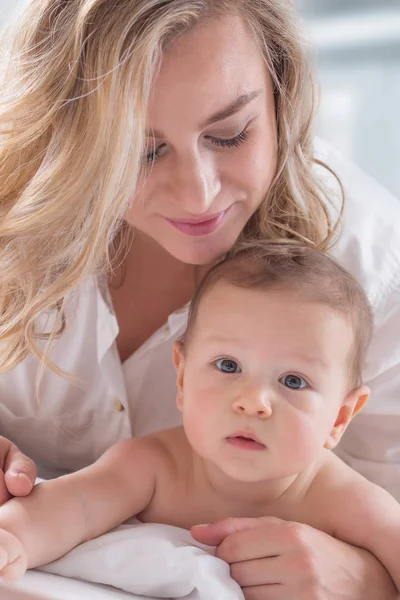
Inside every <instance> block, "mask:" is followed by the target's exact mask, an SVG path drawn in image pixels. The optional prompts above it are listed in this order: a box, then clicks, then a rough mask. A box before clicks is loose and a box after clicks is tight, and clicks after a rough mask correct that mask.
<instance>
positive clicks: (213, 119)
mask: <svg viewBox="0 0 400 600" xmlns="http://www.w3.org/2000/svg"><path fill="white" fill-rule="evenodd" d="M18 31H19V33H17V34H15V36H14V37H12V44H13V46H12V51H11V56H12V60H11V62H10V63H9V65H8V71H7V72H6V74H5V91H4V102H3V111H2V116H1V123H2V132H3V140H2V155H1V164H0V181H1V185H0V189H1V197H2V200H1V211H2V212H1V219H0V236H1V254H0V272H1V274H2V275H1V280H0V281H1V284H0V285H1V303H2V304H1V311H0V315H1V316H0V336H1V340H2V349H3V353H2V356H1V363H0V364H1V369H2V372H3V373H4V374H3V376H2V380H1V390H0V391H1V398H2V404H1V407H0V423H1V433H2V435H3V436H4V438H5V439H3V440H2V457H3V471H4V473H5V475H4V482H3V487H2V492H3V500H6V499H7V497H8V494H9V493H10V494H14V495H23V494H27V493H29V491H30V489H31V486H32V480H33V479H34V476H35V471H34V467H33V465H32V462H30V460H29V459H27V458H26V456H28V457H30V459H33V461H34V462H35V463H37V464H38V466H39V473H40V474H41V475H46V476H55V475H57V474H59V473H61V472H65V471H71V470H74V469H77V468H80V467H82V466H84V465H85V464H88V463H90V462H92V461H93V460H94V459H95V458H96V457H97V456H99V455H100V454H101V453H102V452H103V451H104V450H105V449H106V448H107V447H108V446H110V445H111V444H112V443H114V442H115V441H116V440H117V439H119V438H124V437H129V436H131V435H139V434H144V433H146V432H148V431H150V430H151V429H155V428H163V427H167V426H170V425H173V424H174V423H176V421H177V418H178V417H177V415H176V412H175V411H174V409H173V405H174V396H175V382H174V377H173V370H172V366H171V362H172V361H171V357H170V353H171V347H172V343H173V341H174V340H175V339H176V337H178V336H179V335H180V333H182V331H183V328H184V325H185V318H186V308H185V306H186V304H187V302H188V301H189V300H190V298H191V296H192V294H193V291H194V289H195V285H196V283H197V282H198V280H199V279H200V277H201V275H202V273H203V272H204V271H205V270H206V269H207V268H209V266H210V265H211V264H212V263H213V262H215V261H216V260H218V259H219V258H220V257H221V256H223V255H224V254H225V253H226V252H227V251H229V249H230V248H231V247H232V245H233V244H234V243H236V241H237V240H240V238H241V237H266V238H268V239H279V238H284V237H297V238H299V239H306V240H309V241H311V242H312V243H315V244H317V245H319V246H321V247H322V248H328V246H329V244H330V242H331V241H332V240H333V239H334V236H335V233H336V226H335V221H336V215H335V214H334V213H335V211H334V210H331V208H330V207H329V198H330V194H325V193H324V187H323V185H322V184H321V183H320V179H319V178H318V176H317V173H316V171H315V169H313V164H314V162H315V161H314V159H313V150H312V131H311V124H312V113H313V103H312V86H311V83H310V79H309V73H308V70H307V65H306V62H305V58H304V54H303V50H302V48H301V45H300V42H299V39H298V33H297V30H296V21H295V17H294V16H293V14H292V12H291V10H290V7H289V5H288V4H287V3H282V2H276V1H274V0H259V1H257V2H255V1H254V0H227V1H225V0H218V1H211V0H210V1H206V0H130V1H125V2H120V3H115V2H114V3H112V5H111V4H110V3H109V2H107V1H105V0H69V2H64V1H63V0H31V3H30V5H29V6H28V9H27V10H26V13H25V16H24V19H23V22H22V23H19V24H18ZM5 43H8V44H9V46H8V47H11V41H7V40H5ZM334 206H335V204H334ZM336 207H337V208H338V212H340V203H338V202H337V201H336ZM133 232H134V234H133ZM348 262H349V261H348ZM346 266H348V265H346ZM46 334H47V335H46ZM43 355H44V359H43V360H42V358H43ZM60 373H64V377H63V378H60ZM36 383H37V385H36ZM9 440H10V441H9ZM11 442H12V443H14V444H15V446H13V445H12V443H11ZM17 448H18V449H19V450H17ZM24 455H26V456H24ZM198 537H199V539H201V540H203V541H205V542H206V543H207V542H209V543H215V544H220V545H219V550H218V552H219V554H220V555H221V556H222V557H223V558H225V559H226V560H227V561H228V562H229V563H231V564H232V568H231V570H232V575H233V577H234V578H235V579H237V581H238V582H239V583H240V585H242V587H243V589H244V593H245V597H246V599H247V600H253V599H255V600H263V599H272V598H273V599H280V600H283V599H284V598H288V597H290V598H293V599H294V600H301V599H303V598H307V600H312V599H313V598H324V599H332V600H334V599H339V598H352V599H357V598H359V599H361V598H362V599H363V600H369V599H374V598H379V599H380V600H383V599H385V598H393V597H395V596H394V588H393V587H392V583H391V582H390V580H389V578H388V576H387V573H386V572H385V571H384V569H383V568H382V566H381V565H380V564H379V563H378V562H377V561H376V560H375V558H374V557H372V556H370V555H369V554H367V553H366V552H364V551H362V550H359V549H355V548H352V547H349V546H347V545H345V544H342V543H340V542H338V541H337V540H334V539H331V538H329V537H328V536H326V535H323V534H322V533H321V532H318V531H316V530H313V529H311V528H308V527H305V526H301V525H294V526H293V525H290V524H286V523H284V522H276V521H274V522H270V521H269V520H267V521H264V520H262V519H259V520H255V521H254V520H251V521H246V520H242V521H240V520H234V521H231V522H225V523H219V524H216V525H214V526H211V527H210V528H203V529H202V530H201V531H199V534H198ZM271 557H272V558H271Z"/></svg>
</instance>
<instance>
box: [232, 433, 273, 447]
mask: <svg viewBox="0 0 400 600" xmlns="http://www.w3.org/2000/svg"><path fill="white" fill-rule="evenodd" d="M226 441H227V442H228V443H229V444H231V445H232V446H236V447H237V448H241V449H242V450H265V449H266V446H265V444H263V443H262V442H261V441H260V440H259V439H258V438H257V437H256V436H255V435H253V434H252V433H247V432H243V433H242V432H237V433H234V434H233V435H230V436H228V437H227V438H226Z"/></svg>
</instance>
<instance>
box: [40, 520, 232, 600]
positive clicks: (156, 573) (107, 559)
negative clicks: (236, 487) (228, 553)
mask: <svg viewBox="0 0 400 600" xmlns="http://www.w3.org/2000/svg"><path fill="white" fill-rule="evenodd" d="M40 570H42V571H46V572H47V573H52V574H55V575H62V576H64V577H71V578H74V579H82V580H85V581H91V582H96V583H101V584H107V585H112V586H114V587H116V588H120V589H122V590H124V591H126V592H130V593H133V594H137V595H140V596H144V597H146V598H149V597H150V598H174V599H175V598H187V599H188V600H189V599H190V600H210V598H218V600H244V598H243V593H242V591H241V589H240V587H239V586H238V584H237V583H235V582H234V581H233V579H231V577H230V574H229V566H228V565H227V563H225V562H224V561H222V560H220V559H219V558H216V557H215V556H214V555H213V548H211V547H209V546H203V545H202V544H199V543H198V542H196V541H195V540H194V539H193V538H192V537H191V535H190V533H189V532H188V531H186V530H184V529H179V528H177V527H172V526H170V525H157V524H152V523H146V524H144V523H140V522H138V521H136V520H134V519H132V520H131V521H130V522H129V523H127V524H124V525H121V526H120V527H117V528H116V529H115V530H113V531H111V532H110V533H107V534H106V535H103V536H102V537H100V538H97V539H95V540H91V541H89V542H86V543H84V544H82V545H81V546H78V547H77V548H75V549H74V550H72V552H69V553H68V554H67V555H66V556H64V557H63V558H61V559H59V560H57V561H55V562H53V563H51V564H50V565H47V566H45V567H42V568H41V569H40Z"/></svg>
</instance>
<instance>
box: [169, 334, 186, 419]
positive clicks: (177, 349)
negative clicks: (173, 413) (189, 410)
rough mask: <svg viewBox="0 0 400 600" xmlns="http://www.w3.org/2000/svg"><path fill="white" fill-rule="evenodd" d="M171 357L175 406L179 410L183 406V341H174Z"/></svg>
mask: <svg viewBox="0 0 400 600" xmlns="http://www.w3.org/2000/svg"><path fill="white" fill-rule="evenodd" d="M172 359H173V362H174V366H175V369H176V406H177V407H178V409H179V410H180V411H181V410H182V408H183V374H184V372H185V353H184V345H183V342H181V341H177V342H175V343H174V348H173V351H172Z"/></svg>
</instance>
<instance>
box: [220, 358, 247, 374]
mask: <svg viewBox="0 0 400 600" xmlns="http://www.w3.org/2000/svg"><path fill="white" fill-rule="evenodd" d="M214 364H215V366H216V367H217V369H218V370H219V371H222V373H241V372H242V369H241V368H240V367H239V365H238V364H237V362H236V361H235V360H232V359H231V358H220V359H219V360H217V361H216V362H215V363H214Z"/></svg>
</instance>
